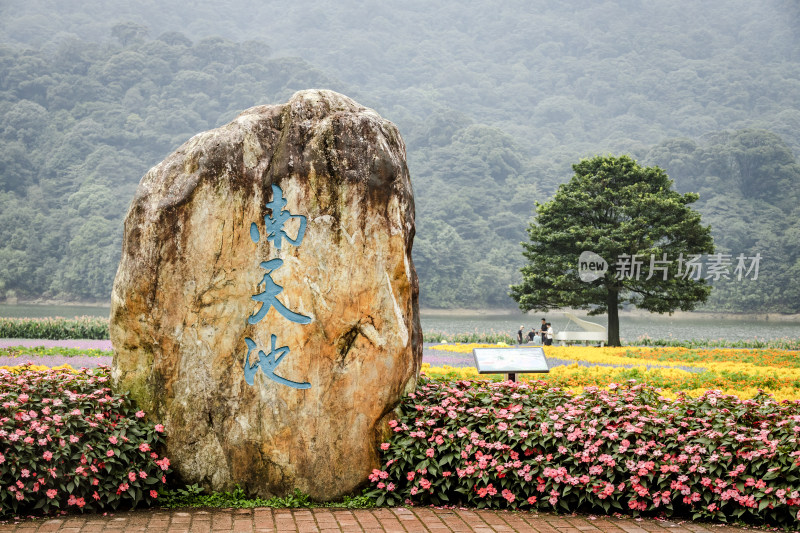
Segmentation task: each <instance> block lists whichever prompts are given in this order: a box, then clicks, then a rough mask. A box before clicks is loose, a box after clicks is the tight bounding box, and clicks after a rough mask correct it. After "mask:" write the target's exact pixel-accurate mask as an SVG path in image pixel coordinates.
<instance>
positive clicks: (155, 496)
mask: <svg viewBox="0 0 800 533" xmlns="http://www.w3.org/2000/svg"><path fill="white" fill-rule="evenodd" d="M150 497H151V498H158V491H156V490H151V491H150Z"/></svg>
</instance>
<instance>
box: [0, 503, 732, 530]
mask: <svg viewBox="0 0 800 533" xmlns="http://www.w3.org/2000/svg"><path fill="white" fill-rule="evenodd" d="M745 530H746V528H738V527H730V526H721V525H714V524H705V523H700V522H689V521H687V522H682V521H675V522H668V521H659V520H652V519H633V518H610V517H605V516H601V517H593V516H585V515H583V516H564V515H550V514H533V513H528V512H509V511H485V510H483V511H476V510H457V509H456V510H447V509H432V508H412V509H405V508H395V509H389V508H380V509H358V510H348V509H291V510H290V509H270V508H259V509H209V510H145V511H133V512H122V513H117V514H113V515H111V514H109V515H108V516H101V515H75V516H65V517H61V518H51V519H40V520H25V521H21V522H18V523H14V522H8V523H5V524H0V532H2V533H5V532H14V533H22V532H29V533H33V532H41V533H44V532H50V531H62V532H69V533H100V532H119V533H134V532H137V531H156V532H158V531H164V532H167V533H179V532H193V533H204V532H209V533H210V532H214V531H233V532H236V533H248V532H264V533H266V532H273V533H283V532H296V533H312V532H321V533H324V532H328V533H334V532H345V533H350V532H355V533H358V532H369V533H379V532H380V533H394V532H396V533H422V532H432V533H448V532H475V533H492V532H514V531H517V532H534V533H560V532H563V533H596V532H606V533H665V532H667V531H669V532H670V533H712V532H713V533H739V532H742V531H745Z"/></svg>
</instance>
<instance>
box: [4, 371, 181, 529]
mask: <svg viewBox="0 0 800 533" xmlns="http://www.w3.org/2000/svg"><path fill="white" fill-rule="evenodd" d="M108 379H109V378H108V376H107V369H106V368H99V369H94V370H85V369H84V370H82V371H74V370H71V369H65V368H60V369H52V368H46V367H32V366H30V365H24V366H18V367H12V368H11V369H0V515H2V516H6V515H10V514H16V515H21V514H33V513H37V514H39V513H50V512H53V511H55V510H62V509H75V510H81V511H83V510H87V509H91V510H100V509H104V508H112V509H116V508H117V507H119V506H125V507H128V506H130V507H135V506H136V505H138V504H141V503H145V504H150V503H152V502H153V501H155V500H156V498H157V497H158V490H159V488H161V487H162V486H163V484H164V483H166V475H167V474H168V473H169V472H170V469H169V459H167V458H166V457H161V456H159V455H158V453H157V450H158V448H159V445H160V443H161V442H162V438H163V436H162V432H163V430H164V428H163V426H161V425H157V424H153V423H151V422H146V421H145V420H144V416H145V414H144V413H143V412H142V411H136V410H135V408H134V407H133V405H132V403H131V401H130V400H129V399H128V398H127V397H124V396H119V395H115V394H113V393H112V392H111V389H109V388H108V387H107V382H108Z"/></svg>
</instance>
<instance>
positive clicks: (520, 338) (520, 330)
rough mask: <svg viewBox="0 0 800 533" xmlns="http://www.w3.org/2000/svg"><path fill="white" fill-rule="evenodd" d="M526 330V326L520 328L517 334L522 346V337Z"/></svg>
mask: <svg viewBox="0 0 800 533" xmlns="http://www.w3.org/2000/svg"><path fill="white" fill-rule="evenodd" d="M524 330H525V326H520V327H519V331H518V332H517V339H519V343H520V344H522V335H523V331H524Z"/></svg>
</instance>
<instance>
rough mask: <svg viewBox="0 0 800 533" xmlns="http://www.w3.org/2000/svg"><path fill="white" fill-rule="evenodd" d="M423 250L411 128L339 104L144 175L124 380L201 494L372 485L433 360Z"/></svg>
mask: <svg viewBox="0 0 800 533" xmlns="http://www.w3.org/2000/svg"><path fill="white" fill-rule="evenodd" d="M273 185H275V186H278V187H279V192H278V193H277V194H278V195H279V196H281V195H282V197H283V198H284V199H285V201H286V206H285V207H283V208H281V207H280V205H279V199H278V200H276V198H275V195H276V189H275V188H274V187H273ZM271 202H272V203H271ZM270 203H271V204H270ZM267 204H270V205H271V206H268V205H267ZM297 215H301V216H304V217H306V227H305V228H304V231H303V230H302V229H301V225H302V222H301V220H300V218H299V217H298V216H297ZM270 222H274V224H273V225H272V233H269V230H268V228H267V226H268V225H269V224H270ZM254 223H255V224H254ZM251 226H252V228H251ZM281 230H282V231H284V232H285V233H284V234H280V231H281ZM276 234H277V235H278V237H277V239H276V238H275V235H276ZM269 235H271V237H269V238H268V236H269ZM301 235H302V236H301ZM281 236H283V237H284V238H281ZM413 237H414V200H413V195H412V190H411V183H410V180H409V176H408V169H407V167H406V162H405V145H404V144H403V141H402V139H401V137H400V135H399V134H398V132H397V129H396V127H395V126H394V125H393V124H392V123H390V122H388V121H386V120H384V119H382V118H381V117H380V116H379V115H378V114H377V113H375V112H374V111H372V110H371V109H367V108H365V107H363V106H360V105H359V104H357V103H355V102H354V101H352V100H350V99H349V98H347V97H345V96H342V95H340V94H337V93H334V92H331V91H316V90H311V91H302V92H299V93H297V94H295V95H294V96H293V97H292V98H291V100H290V101H289V102H288V103H287V104H284V105H276V106H260V107H254V108H252V109H248V110H247V111H244V112H243V113H242V114H241V115H239V116H238V117H237V118H236V119H235V120H234V121H233V122H231V123H230V124H228V125H226V126H223V127H221V128H218V129H215V130H212V131H208V132H205V133H201V134H199V135H196V136H194V137H193V138H192V139H190V140H189V141H188V142H186V143H185V144H184V145H183V146H181V147H180V148H179V149H178V150H177V151H176V152H175V153H173V154H172V155H170V156H169V157H167V159H165V160H164V161H163V162H162V163H160V164H159V165H157V166H155V167H154V168H152V169H151V170H150V171H149V172H148V173H147V174H146V175H145V176H144V178H142V181H141V183H140V184H139V189H138V191H137V193H136V196H135V198H134V200H133V203H132V205H131V208H130V211H129V212H128V215H127V218H126V220H125V236H124V244H123V251H122V259H121V262H120V266H119V270H118V272H117V276H116V279H115V281H114V290H113V295H112V309H111V340H112V342H113V344H114V350H115V354H114V362H113V381H114V385H115V387H116V388H117V390H127V391H130V392H131V395H132V396H133V398H134V399H135V400H136V401H137V402H138V404H139V405H140V406H141V408H143V409H144V410H145V411H146V412H147V413H148V416H150V417H152V418H153V419H156V420H158V421H160V422H162V423H163V424H164V426H165V427H166V433H167V447H168V449H167V454H168V456H169V457H170V460H171V461H172V465H173V468H175V470H177V472H178V473H179V474H180V476H181V477H182V478H183V479H184V480H185V481H186V482H188V483H200V484H201V485H203V486H205V487H207V488H210V489H214V490H220V489H230V488H232V487H234V486H235V485H236V484H239V485H241V486H242V487H243V488H245V489H246V490H247V491H248V492H249V493H251V494H255V495H259V496H262V497H268V496H272V495H282V494H286V493H290V492H291V491H292V490H294V489H295V488H299V489H301V490H303V491H304V492H306V493H308V494H310V495H311V496H312V497H313V498H317V499H331V498H336V497H338V496H341V495H343V494H346V493H348V492H350V491H352V490H353V489H355V488H357V487H358V486H359V485H361V484H363V483H364V482H365V481H366V478H367V476H368V475H369V473H370V472H371V470H372V469H373V468H376V467H378V466H379V463H378V460H379V456H378V452H379V444H380V442H382V441H383V440H384V439H385V438H386V435H387V432H388V427H387V423H388V420H389V419H390V418H391V411H392V410H393V409H394V408H395V407H396V405H397V403H398V402H399V400H400V398H401V396H402V395H403V394H404V392H406V391H408V390H409V389H411V388H413V387H414V386H415V384H416V379H417V376H418V374H419V369H420V365H421V360H422V336H421V331H420V325H419V312H418V306H417V294H418V283H417V275H416V271H415V270H414V265H413V263H412V261H411V245H412V241H413ZM292 239H293V240H294V241H295V243H294V244H293V243H292V242H291V240H292ZM256 240H257V241H258V242H256ZM279 244H281V246H279ZM274 259H280V260H281V261H278V262H275V261H272V260H274ZM268 261H272V262H270V263H268V264H267V265H264V264H263V263H265V262H268ZM276 291H277V292H276ZM254 297H256V298H260V300H259V299H254ZM262 306H264V310H268V312H267V313H266V315H265V316H264V317H263V318H262V319H260V320H258V315H259V313H258V311H259V309H261V307H262ZM292 313H296V314H294V315H293V314H292ZM249 317H254V318H249ZM287 317H290V318H292V317H293V318H294V320H291V319H290V318H287ZM298 317H301V318H298ZM251 322H254V323H251ZM303 322H307V323H303ZM272 335H274V336H275V339H276V342H277V344H276V345H275V347H276V351H275V352H272V353H271V339H272V337H271V336H272ZM283 346H286V347H288V349H289V351H288V353H285V351H284V352H282V351H281V350H280V348H281V347H283ZM249 348H253V349H252V350H249ZM259 351H261V352H260V353H258V352H259ZM281 355H282V356H283V357H282V358H281ZM246 358H248V359H247V360H248V361H249V363H247V364H246V363H245V361H246ZM276 360H277V363H276ZM257 361H258V363H257ZM247 365H249V371H250V373H251V374H252V376H251V378H250V381H252V382H253V384H252V385H249V384H248V383H247V380H246V372H245V371H246V366H247ZM275 376H279V377H281V378H284V379H286V380H290V381H291V382H294V383H295V385H286V384H284V383H281V382H279V381H278V380H277V379H273V378H274V377H275ZM297 386H300V387H306V388H296V387H297Z"/></svg>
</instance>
